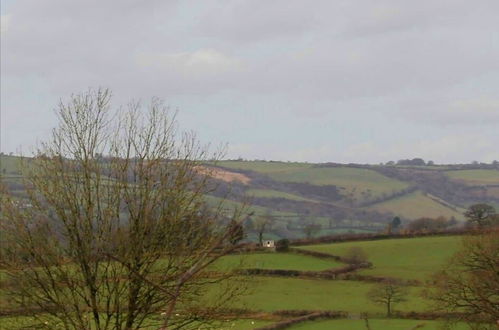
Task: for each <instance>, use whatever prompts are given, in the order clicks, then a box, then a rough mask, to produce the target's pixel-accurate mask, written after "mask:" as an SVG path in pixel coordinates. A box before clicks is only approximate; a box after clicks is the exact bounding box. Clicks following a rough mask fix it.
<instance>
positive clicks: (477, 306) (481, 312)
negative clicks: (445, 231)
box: [428, 229, 499, 329]
mask: <svg viewBox="0 0 499 330" xmlns="http://www.w3.org/2000/svg"><path fill="white" fill-rule="evenodd" d="M428 295H429V297H430V298H432V299H433V300H434V302H435V308H436V309H437V310H441V311H443V312H445V313H446V314H454V317H455V318H457V320H461V321H465V322H467V323H469V324H470V325H471V327H472V328H475V329H496V326H497V324H496V322H497V320H499V230H497V229H495V230H489V231H482V232H478V233H475V234H474V235H471V236H467V237H464V238H463V245H462V248H461V250H460V251H459V252H457V253H456V254H455V255H454V257H453V258H452V259H451V260H450V262H449V264H448V265H446V267H445V268H444V270H442V271H441V272H439V273H437V274H435V276H434V278H433V283H432V286H431V287H430V289H429V291H428Z"/></svg>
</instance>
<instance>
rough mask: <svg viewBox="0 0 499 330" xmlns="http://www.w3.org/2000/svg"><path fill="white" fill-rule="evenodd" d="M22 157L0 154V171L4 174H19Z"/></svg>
mask: <svg viewBox="0 0 499 330" xmlns="http://www.w3.org/2000/svg"><path fill="white" fill-rule="evenodd" d="M19 165H20V158H19V157H17V156H7V155H0V173H1V174H2V175H4V176H7V177H9V176H17V175H19Z"/></svg>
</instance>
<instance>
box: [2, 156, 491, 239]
mask: <svg viewBox="0 0 499 330" xmlns="http://www.w3.org/2000/svg"><path fill="white" fill-rule="evenodd" d="M18 164H19V157H16V156H7V155H1V156H0V171H1V175H2V181H3V182H5V183H6V184H7V185H9V186H10V187H11V189H12V190H13V191H14V192H16V193H17V194H18V195H19V197H22V190H21V188H22V187H20V180H19V178H20V173H19V168H18V167H19V166H18ZM203 166H206V167H212V168H214V169H215V171H214V173H215V174H214V177H213V178H214V180H215V181H217V182H218V183H219V188H218V190H217V191H216V192H214V193H213V195H211V196H207V200H208V202H209V204H211V205H216V204H217V203H219V202H220V200H221V199H220V198H222V197H224V196H226V195H227V194H229V195H230V200H228V201H226V202H225V205H224V207H225V208H227V209H228V210H232V209H234V208H235V207H240V206H241V205H242V202H243V201H250V203H251V204H252V205H251V207H250V208H249V209H248V212H254V215H253V216H252V217H251V218H249V219H248V221H247V223H246V224H245V225H246V228H247V233H248V237H249V239H253V240H254V239H255V238H256V234H255V231H254V223H255V221H257V220H258V217H266V218H267V219H268V220H269V222H270V225H269V226H268V227H267V230H266V233H265V238H269V239H271V238H272V239H278V238H284V237H286V238H300V237H304V236H305V235H306V234H305V230H306V227H307V226H308V225H311V224H314V225H319V226H320V228H319V229H318V230H316V231H314V233H313V234H314V235H330V234H335V233H345V232H370V231H379V230H382V229H384V228H385V227H386V224H387V223H388V222H389V221H391V219H393V217H395V216H398V217H400V218H401V219H402V220H403V221H410V220H413V219H416V218H420V217H439V216H443V217H446V218H455V219H457V220H463V219H464V218H463V215H462V214H463V212H464V210H465V209H466V208H467V207H468V206H469V205H471V204H474V203H488V204H490V205H492V206H494V207H499V167H498V166H497V165H485V164H467V165H441V166H440V165H432V166H408V165H403V166H399V165H358V164H336V163H323V164H312V163H294V162H277V161H242V160H226V161H221V162H218V163H216V164H212V163H208V164H205V165H203Z"/></svg>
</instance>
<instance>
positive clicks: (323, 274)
mask: <svg viewBox="0 0 499 330" xmlns="http://www.w3.org/2000/svg"><path fill="white" fill-rule="evenodd" d="M370 266H371V264H370V263H363V264H357V265H346V266H343V267H338V268H331V269H326V270H321V271H309V270H305V271H303V270H293V269H261V268H250V269H242V270H239V271H238V273H239V274H241V275H261V276H284V277H308V278H322V279H329V280H335V279H338V276H339V275H341V274H346V273H351V272H353V271H356V270H357V269H360V268H369V267H370Z"/></svg>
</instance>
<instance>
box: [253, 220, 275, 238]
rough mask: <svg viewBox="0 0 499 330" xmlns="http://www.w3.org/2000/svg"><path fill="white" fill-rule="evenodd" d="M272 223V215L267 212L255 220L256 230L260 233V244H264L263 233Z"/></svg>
mask: <svg viewBox="0 0 499 330" xmlns="http://www.w3.org/2000/svg"><path fill="white" fill-rule="evenodd" d="M271 223H272V215H271V214H270V213H267V214H265V215H263V216H262V215H261V216H258V217H257V218H256V220H255V222H254V228H255V231H256V232H257V234H258V242H259V243H260V245H262V244H263V234H264V233H265V231H267V230H268V229H269V227H270V225H271Z"/></svg>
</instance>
